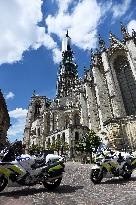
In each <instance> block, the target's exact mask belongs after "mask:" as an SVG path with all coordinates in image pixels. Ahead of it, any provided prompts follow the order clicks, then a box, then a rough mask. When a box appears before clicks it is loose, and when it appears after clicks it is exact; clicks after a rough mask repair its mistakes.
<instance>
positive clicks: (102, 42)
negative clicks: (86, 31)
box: [99, 34, 105, 51]
mask: <svg viewBox="0 0 136 205" xmlns="http://www.w3.org/2000/svg"><path fill="white" fill-rule="evenodd" d="M99 48H100V50H101V51H104V50H105V42H104V40H103V39H102V38H101V35H100V34H99Z"/></svg>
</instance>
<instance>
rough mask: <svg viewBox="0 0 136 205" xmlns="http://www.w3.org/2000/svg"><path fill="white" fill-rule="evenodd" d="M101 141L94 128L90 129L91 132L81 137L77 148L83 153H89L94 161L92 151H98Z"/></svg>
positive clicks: (76, 145)
mask: <svg viewBox="0 0 136 205" xmlns="http://www.w3.org/2000/svg"><path fill="white" fill-rule="evenodd" d="M100 143H101V139H100V137H99V136H97V135H96V133H95V132H94V131H93V130H90V132H89V134H87V135H86V136H85V137H84V138H82V139H80V140H79V141H78V142H77V143H76V144H75V150H76V151H78V152H80V153H81V154H83V152H85V153H86V154H89V155H90V158H91V162H92V153H95V152H96V150H97V148H98V146H99V145H100Z"/></svg>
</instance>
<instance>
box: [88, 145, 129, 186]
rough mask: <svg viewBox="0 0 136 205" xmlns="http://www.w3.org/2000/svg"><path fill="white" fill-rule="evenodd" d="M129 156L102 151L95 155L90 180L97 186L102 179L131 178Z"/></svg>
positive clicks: (116, 152)
mask: <svg viewBox="0 0 136 205" xmlns="http://www.w3.org/2000/svg"><path fill="white" fill-rule="evenodd" d="M130 160H131V155H130V154H129V153H125V152H118V151H112V150H110V149H108V148H107V149H106V150H102V151H100V152H98V153H97V154H96V159H95V162H96V164H95V165H94V166H93V167H92V169H91V174H90V179H91V181H92V182H93V183H94V184H99V183H100V182H101V181H102V179H103V178H112V177H120V176H121V177H123V179H124V180H127V179H129V178H130V177H131V174H132V170H131V169H130V167H129V166H128V164H129V163H130Z"/></svg>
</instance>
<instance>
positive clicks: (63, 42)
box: [62, 30, 71, 52]
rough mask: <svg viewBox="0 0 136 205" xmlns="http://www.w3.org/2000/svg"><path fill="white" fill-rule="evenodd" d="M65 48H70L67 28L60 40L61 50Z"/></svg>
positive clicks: (65, 49)
mask: <svg viewBox="0 0 136 205" xmlns="http://www.w3.org/2000/svg"><path fill="white" fill-rule="evenodd" d="M67 50H71V38H70V37H69V35H68V30H67V33H66V36H65V37H64V38H63V41H62V52H63V51H67Z"/></svg>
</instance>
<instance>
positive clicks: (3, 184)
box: [0, 175, 8, 192]
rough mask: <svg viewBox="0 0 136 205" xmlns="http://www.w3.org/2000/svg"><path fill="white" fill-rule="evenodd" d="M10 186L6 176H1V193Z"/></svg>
mask: <svg viewBox="0 0 136 205" xmlns="http://www.w3.org/2000/svg"><path fill="white" fill-rule="evenodd" d="M7 184H8V180H7V179H6V178H5V177H4V175H1V176H0V192H1V191H3V190H4V189H5V187H6V186H7Z"/></svg>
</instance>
